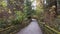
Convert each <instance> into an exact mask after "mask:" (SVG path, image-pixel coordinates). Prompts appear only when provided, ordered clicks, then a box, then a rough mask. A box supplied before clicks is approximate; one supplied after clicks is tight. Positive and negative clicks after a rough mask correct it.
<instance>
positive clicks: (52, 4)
mask: <svg viewBox="0 0 60 34" xmlns="http://www.w3.org/2000/svg"><path fill="white" fill-rule="evenodd" d="M34 1H36V6H35V7H36V9H32V7H34V6H32V3H33V2H34ZM59 6H60V0H33V1H30V0H0V32H1V34H8V33H9V34H10V33H15V32H17V31H19V29H22V28H24V27H25V26H27V25H28V24H29V23H30V21H31V19H32V18H36V19H37V20H38V21H39V23H41V22H42V23H44V24H46V25H48V26H50V27H51V28H54V29H55V30H58V31H60V27H59V26H60V7H59ZM3 32H4V33H3ZM7 32H8V33H7Z"/></svg>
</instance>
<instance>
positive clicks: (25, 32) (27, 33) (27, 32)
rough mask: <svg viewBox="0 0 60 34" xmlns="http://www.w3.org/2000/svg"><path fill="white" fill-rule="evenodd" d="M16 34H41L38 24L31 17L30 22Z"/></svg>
mask: <svg viewBox="0 0 60 34" xmlns="http://www.w3.org/2000/svg"><path fill="white" fill-rule="evenodd" d="M17 34H42V31H41V28H40V27H39V25H38V22H37V20H36V19H32V22H31V23H30V24H29V25H28V26H27V27H25V28H23V29H22V30H21V31H19V32H18V33H17Z"/></svg>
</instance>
